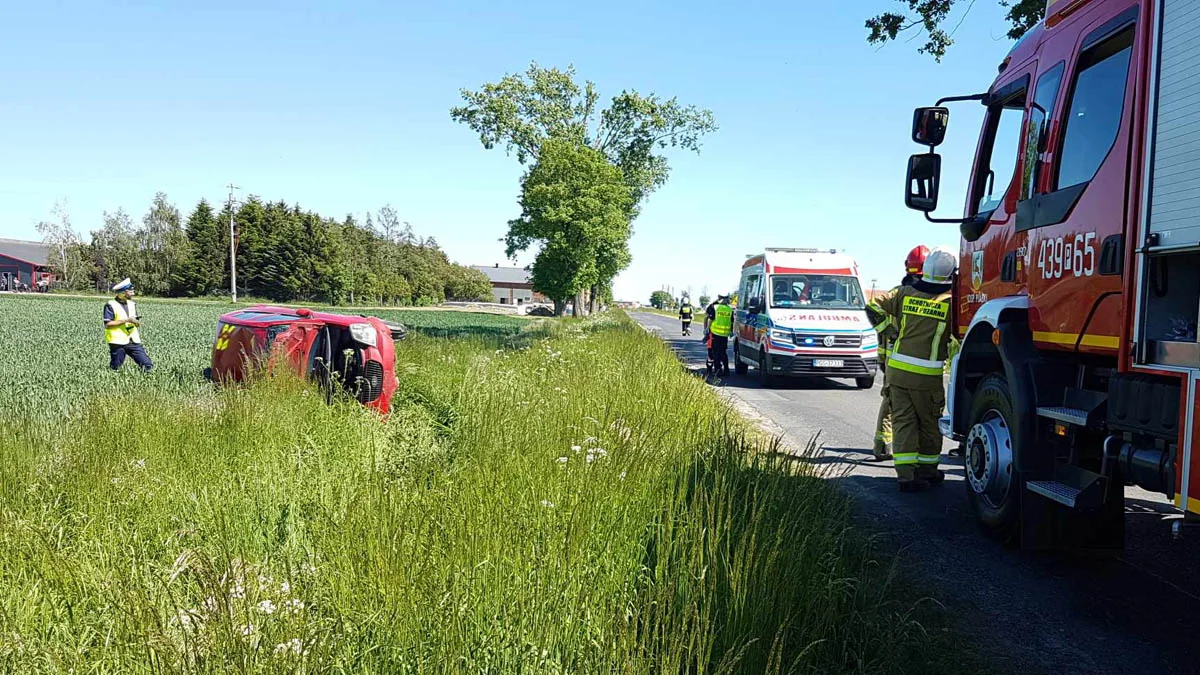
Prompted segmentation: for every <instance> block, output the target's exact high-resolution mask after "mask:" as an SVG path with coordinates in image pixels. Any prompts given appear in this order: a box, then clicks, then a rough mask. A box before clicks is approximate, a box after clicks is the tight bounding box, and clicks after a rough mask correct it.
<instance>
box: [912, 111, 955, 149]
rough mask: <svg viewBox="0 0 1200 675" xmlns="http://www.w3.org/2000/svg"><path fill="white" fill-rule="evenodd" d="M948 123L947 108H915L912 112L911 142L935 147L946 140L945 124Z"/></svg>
mask: <svg viewBox="0 0 1200 675" xmlns="http://www.w3.org/2000/svg"><path fill="white" fill-rule="evenodd" d="M949 124H950V109H949V108H917V109H916V111H914V112H913V128H912V139H913V142H914V143H920V144H921V145H928V146H929V147H931V148H936V147H937V146H939V145H941V144H942V141H944V140H946V126H947V125H949Z"/></svg>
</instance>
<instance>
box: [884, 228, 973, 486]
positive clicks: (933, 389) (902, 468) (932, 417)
mask: <svg viewBox="0 0 1200 675" xmlns="http://www.w3.org/2000/svg"><path fill="white" fill-rule="evenodd" d="M957 267H958V258H957V256H956V255H955V254H954V253H953V252H951V251H950V250H949V249H945V248H936V249H934V250H933V252H931V253H930V254H929V256H928V257H927V258H926V259H925V265H924V267H923V270H922V273H921V279H920V281H917V282H916V283H914V284H913V285H912V286H901V287H900V288H898V289H897V290H896V291H894V292H890V293H888V294H886V295H884V296H882V297H880V298H879V299H878V300H877V301H876V302H875V304H876V305H877V306H878V307H879V308H880V309H882V310H883V312H884V313H885V314H886V315H887V316H888V318H890V319H891V321H892V324H893V325H895V326H896V327H897V335H896V340H895V342H893V343H892V345H891V350H892V351H891V354H890V356H889V357H888V364H887V383H888V390H889V394H890V399H891V406H892V433H893V436H892V440H893V443H892V451H893V454H894V455H895V460H896V477H897V478H898V479H899V481H900V491H901V492H919V491H921V490H923V489H925V488H926V487H928V486H930V485H937V484H939V483H941V482H942V481H943V480H944V479H945V474H943V473H942V471H941V470H940V469H938V461H939V458H940V456H941V454H942V436H941V433H939V431H938V418H939V417H941V415H942V409H943V408H944V407H945V404H946V391H945V386H944V383H943V379H942V378H943V372H944V367H945V363H946V357H947V353H948V351H949V349H950V334H951V332H952V330H951V325H950V322H951V321H952V320H953V317H952V316H951V314H950V312H951V310H952V307H951V302H950V289H951V287H952V282H953V278H954V271H955V269H956V268H957Z"/></svg>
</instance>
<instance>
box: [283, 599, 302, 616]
mask: <svg viewBox="0 0 1200 675" xmlns="http://www.w3.org/2000/svg"><path fill="white" fill-rule="evenodd" d="M303 611H304V601H303V600H301V599H300V598H292V599H291V600H284V601H283V612H284V613H285V614H299V613H300V612H303Z"/></svg>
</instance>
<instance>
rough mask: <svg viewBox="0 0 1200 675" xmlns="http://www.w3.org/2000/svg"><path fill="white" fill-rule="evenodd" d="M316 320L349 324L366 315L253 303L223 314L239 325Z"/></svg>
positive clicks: (222, 317)
mask: <svg viewBox="0 0 1200 675" xmlns="http://www.w3.org/2000/svg"><path fill="white" fill-rule="evenodd" d="M300 320H304V321H316V322H320V323H327V324H331V325H334V326H349V325H350V324H352V323H363V322H364V321H366V320H367V319H366V317H362V316H351V315H348V314H334V313H332V312H318V311H316V310H311V309H308V308H306V307H300V308H296V307H278V306H275V305H253V306H251V307H246V308H245V309H237V310H234V311H232V312H227V313H225V314H223V315H222V316H221V321H222V323H234V324H238V325H252V326H270V325H275V324H281V323H294V322H296V321H300Z"/></svg>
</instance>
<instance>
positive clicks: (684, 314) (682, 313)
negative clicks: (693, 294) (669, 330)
mask: <svg viewBox="0 0 1200 675" xmlns="http://www.w3.org/2000/svg"><path fill="white" fill-rule="evenodd" d="M679 318H681V319H685V320H687V321H691V320H692V306H691V305H684V306H683V307H680V308H679Z"/></svg>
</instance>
